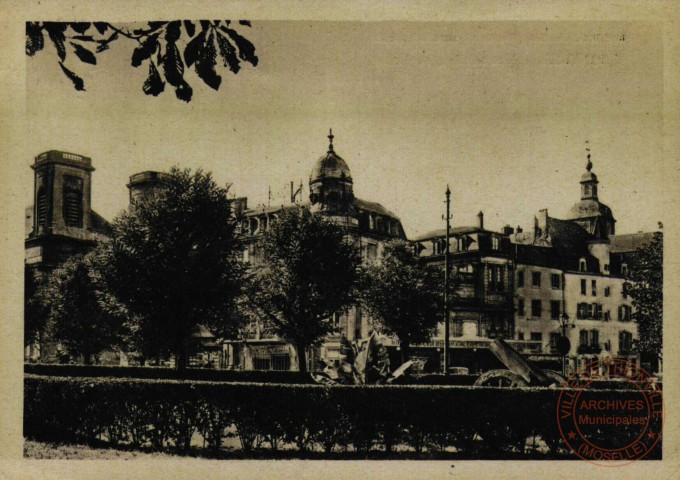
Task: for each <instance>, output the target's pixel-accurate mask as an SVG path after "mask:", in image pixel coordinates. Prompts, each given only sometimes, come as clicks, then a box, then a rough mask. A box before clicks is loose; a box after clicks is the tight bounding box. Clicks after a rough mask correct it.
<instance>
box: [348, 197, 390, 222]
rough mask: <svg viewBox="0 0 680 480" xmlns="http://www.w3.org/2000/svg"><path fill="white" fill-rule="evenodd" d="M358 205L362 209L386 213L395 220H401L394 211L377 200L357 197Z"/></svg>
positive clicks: (380, 213) (381, 213)
mask: <svg viewBox="0 0 680 480" xmlns="http://www.w3.org/2000/svg"><path fill="white" fill-rule="evenodd" d="M356 206H357V208H359V209H360V210H368V211H369V212H373V213H377V214H379V215H385V216H387V217H391V218H393V219H395V220H399V217H398V216H396V215H395V214H394V213H392V212H391V211H389V210H388V209H386V208H385V207H383V206H382V205H381V204H379V203H376V202H369V201H368V200H362V199H361V198H357V199H356Z"/></svg>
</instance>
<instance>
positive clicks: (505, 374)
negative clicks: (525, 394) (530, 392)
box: [474, 370, 527, 387]
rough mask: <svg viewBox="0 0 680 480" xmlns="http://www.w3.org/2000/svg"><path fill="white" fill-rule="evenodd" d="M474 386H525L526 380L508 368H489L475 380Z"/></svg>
mask: <svg viewBox="0 0 680 480" xmlns="http://www.w3.org/2000/svg"><path fill="white" fill-rule="evenodd" d="M474 385H475V386H476V387H526V386H527V382H526V381H525V380H524V379H523V378H522V377H520V376H519V375H517V374H516V373H514V372H512V371H510V370H489V371H488V372H486V373H483V374H482V375H480V377H479V378H478V379H477V380H476V381H475V383H474Z"/></svg>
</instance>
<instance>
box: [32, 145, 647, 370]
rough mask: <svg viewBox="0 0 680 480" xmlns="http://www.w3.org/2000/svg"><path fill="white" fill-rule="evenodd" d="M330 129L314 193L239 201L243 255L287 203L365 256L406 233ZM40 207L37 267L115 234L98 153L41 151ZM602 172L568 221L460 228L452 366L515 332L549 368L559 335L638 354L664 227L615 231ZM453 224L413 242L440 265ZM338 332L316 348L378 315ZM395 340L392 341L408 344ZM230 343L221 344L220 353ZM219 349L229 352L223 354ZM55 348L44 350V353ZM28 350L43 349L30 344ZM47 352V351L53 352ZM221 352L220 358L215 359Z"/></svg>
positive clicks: (265, 349) (433, 347) (594, 348)
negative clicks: (363, 183)
mask: <svg viewBox="0 0 680 480" xmlns="http://www.w3.org/2000/svg"><path fill="white" fill-rule="evenodd" d="M333 138H334V137H333V135H332V134H331V135H329V140H330V142H329V146H328V150H327V152H326V153H325V154H324V155H322V156H321V157H320V158H319V159H318V160H317V161H316V163H315V164H314V166H313V168H312V171H311V174H310V178H309V201H303V200H302V198H301V195H300V196H298V195H295V192H293V191H292V189H291V201H290V203H287V204H284V205H278V206H256V207H254V208H248V204H247V198H245V197H244V198H238V199H235V200H234V206H235V208H234V211H235V214H236V215H237V216H238V217H239V218H240V221H241V233H242V234H243V235H244V239H245V243H246V248H245V249H244V252H243V260H244V261H247V262H257V261H258V260H259V259H260V258H261V253H260V252H259V251H258V250H257V244H258V242H257V241H258V239H259V238H260V237H261V235H262V234H263V233H264V232H265V231H266V230H267V228H268V226H269V224H270V223H271V222H272V221H274V220H275V219H276V218H277V215H278V214H279V213H280V212H281V211H282V210H284V209H287V208H291V207H292V206H294V205H306V206H309V207H310V208H311V209H313V210H315V211H319V212H322V213H323V214H325V215H326V216H328V218H330V219H332V220H333V221H334V222H336V223H337V224H339V225H342V226H343V227H345V228H346V232H347V235H348V237H349V238H351V239H352V240H353V241H354V242H355V244H356V246H357V248H358V249H359V250H360V252H361V256H362V260H363V262H365V263H370V262H374V261H379V259H380V257H381V255H382V250H383V247H384V245H385V243H386V242H388V241H390V240H393V239H402V240H405V239H406V236H405V234H404V229H403V226H402V224H401V221H400V219H399V217H397V216H396V215H395V214H394V213H392V212H390V211H389V210H388V209H386V208H385V207H383V206H382V205H380V204H379V203H374V202H369V201H366V200H362V199H359V198H356V197H355V196H354V179H353V177H352V175H351V172H350V170H349V167H348V165H347V163H346V162H345V160H344V159H342V158H341V157H340V156H339V155H338V154H337V153H336V152H335V149H334V146H333ZM31 168H33V170H34V171H35V182H34V205H33V206H31V207H29V208H28V209H27V211H26V260H25V261H26V268H27V274H28V273H30V270H31V269H36V270H37V271H39V272H43V273H44V272H48V271H49V270H51V269H52V268H54V267H56V266H58V265H59V264H60V263H62V262H63V261H64V260H66V259H67V258H68V257H69V256H71V255H73V254H76V253H82V252H86V251H87V250H88V249H90V248H91V247H92V246H93V245H94V243H95V241H96V240H97V239H100V238H106V236H108V235H109V234H110V226H109V224H108V223H107V222H106V220H104V219H103V218H102V217H101V216H99V215H98V214H96V212H94V211H93V210H92V208H91V206H90V203H91V202H90V197H91V173H92V171H93V170H94V168H93V167H92V163H91V160H90V159H89V158H87V157H84V156H81V155H76V154H71V153H66V152H58V151H49V152H45V153H42V154H40V155H38V156H37V157H36V159H35V163H34V164H33V165H32V166H31ZM598 183H599V182H598V179H597V176H596V175H595V174H594V173H593V172H592V162H591V160H590V156H589V157H588V163H587V166H586V173H584V174H583V176H582V177H581V181H580V185H581V187H580V188H581V199H580V201H579V202H577V203H576V204H575V205H574V206H573V207H572V208H571V209H570V211H569V214H568V216H567V219H566V220H560V219H556V218H552V217H550V216H549V215H548V211H547V210H541V211H540V212H539V215H538V216H537V217H536V218H535V221H534V225H533V228H531V229H527V230H526V231H524V230H522V229H521V228H519V227H518V228H517V230H516V231H515V230H514V229H513V228H511V227H509V226H506V227H504V228H503V230H502V231H492V230H488V229H486V228H485V227H484V216H483V214H482V213H481V212H480V213H479V215H478V221H477V224H476V225H474V226H468V227H455V228H452V229H450V230H449V234H450V239H449V254H450V265H451V273H452V277H453V278H454V284H455V285H456V290H457V294H456V295H455V298H453V299H452V301H451V303H450V322H451V323H450V325H451V329H450V339H449V340H450V346H451V358H450V359H449V365H451V366H454V367H465V368H467V369H468V370H469V371H470V372H475V373H477V372H480V371H483V370H487V369H489V368H496V367H498V366H499V365H498V363H497V362H496V361H495V358H494V357H493V356H492V355H491V354H490V352H489V350H488V348H487V346H488V343H489V342H490V341H491V339H493V338H504V339H506V340H507V341H508V342H509V343H510V344H511V345H513V346H514V347H515V348H516V349H518V350H519V351H520V352H521V353H523V354H524V355H526V356H528V357H529V358H531V359H533V360H538V361H541V362H543V364H544V365H545V366H553V368H560V362H561V356H560V355H559V354H558V351H557V345H558V339H559V337H560V336H561V335H562V333H564V334H565V335H566V336H567V338H568V339H569V340H570V343H571V349H570V351H569V353H568V355H567V357H568V360H569V362H568V363H569V369H570V370H573V369H574V368H577V367H579V366H581V365H583V364H584V363H585V362H587V361H589V360H591V359H595V358H603V357H617V358H631V359H637V355H635V354H634V353H633V351H632V342H633V340H634V339H635V338H637V327H636V325H635V324H634V323H633V322H632V321H631V314H632V305H631V300H630V299H629V298H626V295H625V292H624V290H623V285H624V282H625V277H626V274H627V268H628V264H629V263H630V262H631V260H632V259H633V257H634V256H635V255H636V252H637V251H639V250H640V248H642V247H643V246H644V245H645V244H647V243H649V242H651V240H652V238H653V234H652V233H637V234H630V235H615V234H614V233H615V223H616V220H615V219H614V215H613V213H612V210H611V209H610V208H609V207H608V206H606V205H604V204H603V203H601V202H600V201H599V198H598V191H597V186H598ZM162 184H163V174H162V173H158V172H141V173H138V174H135V175H133V176H131V177H130V182H129V184H128V188H129V190H130V201H131V202H133V201H135V200H136V199H138V198H141V197H142V196H144V195H148V194H150V193H152V192H153V191H155V190H156V189H158V188H162ZM445 238H446V232H445V230H444V229H440V230H435V231H432V232H429V233H426V234H424V235H421V236H419V237H417V238H415V239H414V240H413V244H414V250H415V252H416V254H417V255H418V256H419V258H420V259H421V260H422V261H423V262H424V263H425V264H428V265H435V266H439V267H441V268H443V267H444V254H445V250H446V240H445ZM329 321H331V322H332V323H333V325H334V327H335V332H336V333H335V334H333V335H330V336H329V337H327V338H326V339H325V342H324V343H323V345H322V346H321V347H320V348H318V349H316V350H315V351H312V352H309V353H310V355H308V358H309V362H310V365H308V367H311V368H313V367H314V365H313V362H314V361H315V360H314V359H315V357H325V358H327V359H333V358H336V357H337V356H338V355H339V349H340V339H341V336H345V337H346V338H347V339H349V340H357V339H362V338H366V337H367V336H368V334H369V333H370V330H371V329H372V321H371V319H370V318H369V317H368V316H367V315H366V314H365V312H363V311H362V310H361V308H360V307H359V306H352V307H350V308H347V309H345V310H344V311H339V312H336V314H335V315H333V317H332V318H331V319H329ZM195 336H196V338H198V339H200V341H201V342H202V344H205V345H207V346H210V349H211V351H212V352H213V355H212V357H210V358H212V359H213V360H214V359H215V358H218V360H215V361H216V362H217V363H219V365H220V366H221V367H222V368H244V369H279V370H289V369H290V370H295V369H297V358H296V354H295V350H294V349H293V348H292V347H291V346H290V345H287V344H286V343H285V342H283V341H281V340H280V339H278V338H276V337H275V336H273V335H271V334H270V333H268V332H267V331H266V330H265V329H262V328H260V326H258V325H254V327H253V329H252V331H251V332H250V334H249V335H248V338H247V339H246V341H245V342H244V341H243V340H238V341H226V342H224V344H223V345H222V344H221V343H220V342H217V341H216V340H218V339H215V338H214V337H213V336H212V334H211V333H210V332H207V330H206V329H199V330H197V332H196V333H195ZM393 340H395V339H386V342H385V343H386V344H388V345H393V346H395V348H396V346H397V345H398V343H397V342H396V341H394V343H391V342H392V341H393ZM443 346H444V327H443V324H441V325H440V327H439V329H438V333H437V335H436V336H435V338H434V339H433V340H432V341H431V342H430V343H428V344H427V345H414V346H413V347H412V350H413V353H414V355H416V356H424V357H427V358H428V359H430V362H429V363H430V368H432V369H437V370H438V369H439V368H440V367H441V365H442V364H443V355H442V353H443ZM220 349H221V350H220ZM216 350H220V351H219V355H218V356H215V353H216ZM44 353H45V352H43V354H44ZM26 355H27V357H35V356H37V355H39V352H38V349H37V346H30V347H28V348H27V351H26ZM43 357H44V355H43ZM210 358H209V359H208V360H210Z"/></svg>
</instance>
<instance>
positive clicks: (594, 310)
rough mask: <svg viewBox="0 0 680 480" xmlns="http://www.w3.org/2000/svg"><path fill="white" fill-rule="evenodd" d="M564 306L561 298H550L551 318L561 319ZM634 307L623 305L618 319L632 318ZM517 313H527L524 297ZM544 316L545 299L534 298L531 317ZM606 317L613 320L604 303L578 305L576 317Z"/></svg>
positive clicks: (605, 319) (520, 299)
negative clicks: (603, 309)
mask: <svg viewBox="0 0 680 480" xmlns="http://www.w3.org/2000/svg"><path fill="white" fill-rule="evenodd" d="M561 307H562V302H561V301H559V300H550V318H551V319H553V320H559V318H560V314H561V313H562V312H561ZM631 314H632V309H631V307H630V306H628V305H621V306H619V309H618V320H619V321H620V322H629V321H630V320H631ZM517 315H518V316H520V317H524V316H525V315H526V309H525V305H524V299H523V298H519V299H518V300H517ZM541 317H543V301H542V300H532V301H531V318H541ZM603 317H604V321H606V322H608V321H610V320H611V312H609V311H606V312H604V315H603V311H602V305H600V304H598V303H579V304H578V305H577V306H576V318H578V319H588V320H601V319H603Z"/></svg>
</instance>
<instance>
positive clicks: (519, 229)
mask: <svg viewBox="0 0 680 480" xmlns="http://www.w3.org/2000/svg"><path fill="white" fill-rule="evenodd" d="M517 233H522V227H520V226H519V225H517Z"/></svg>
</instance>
